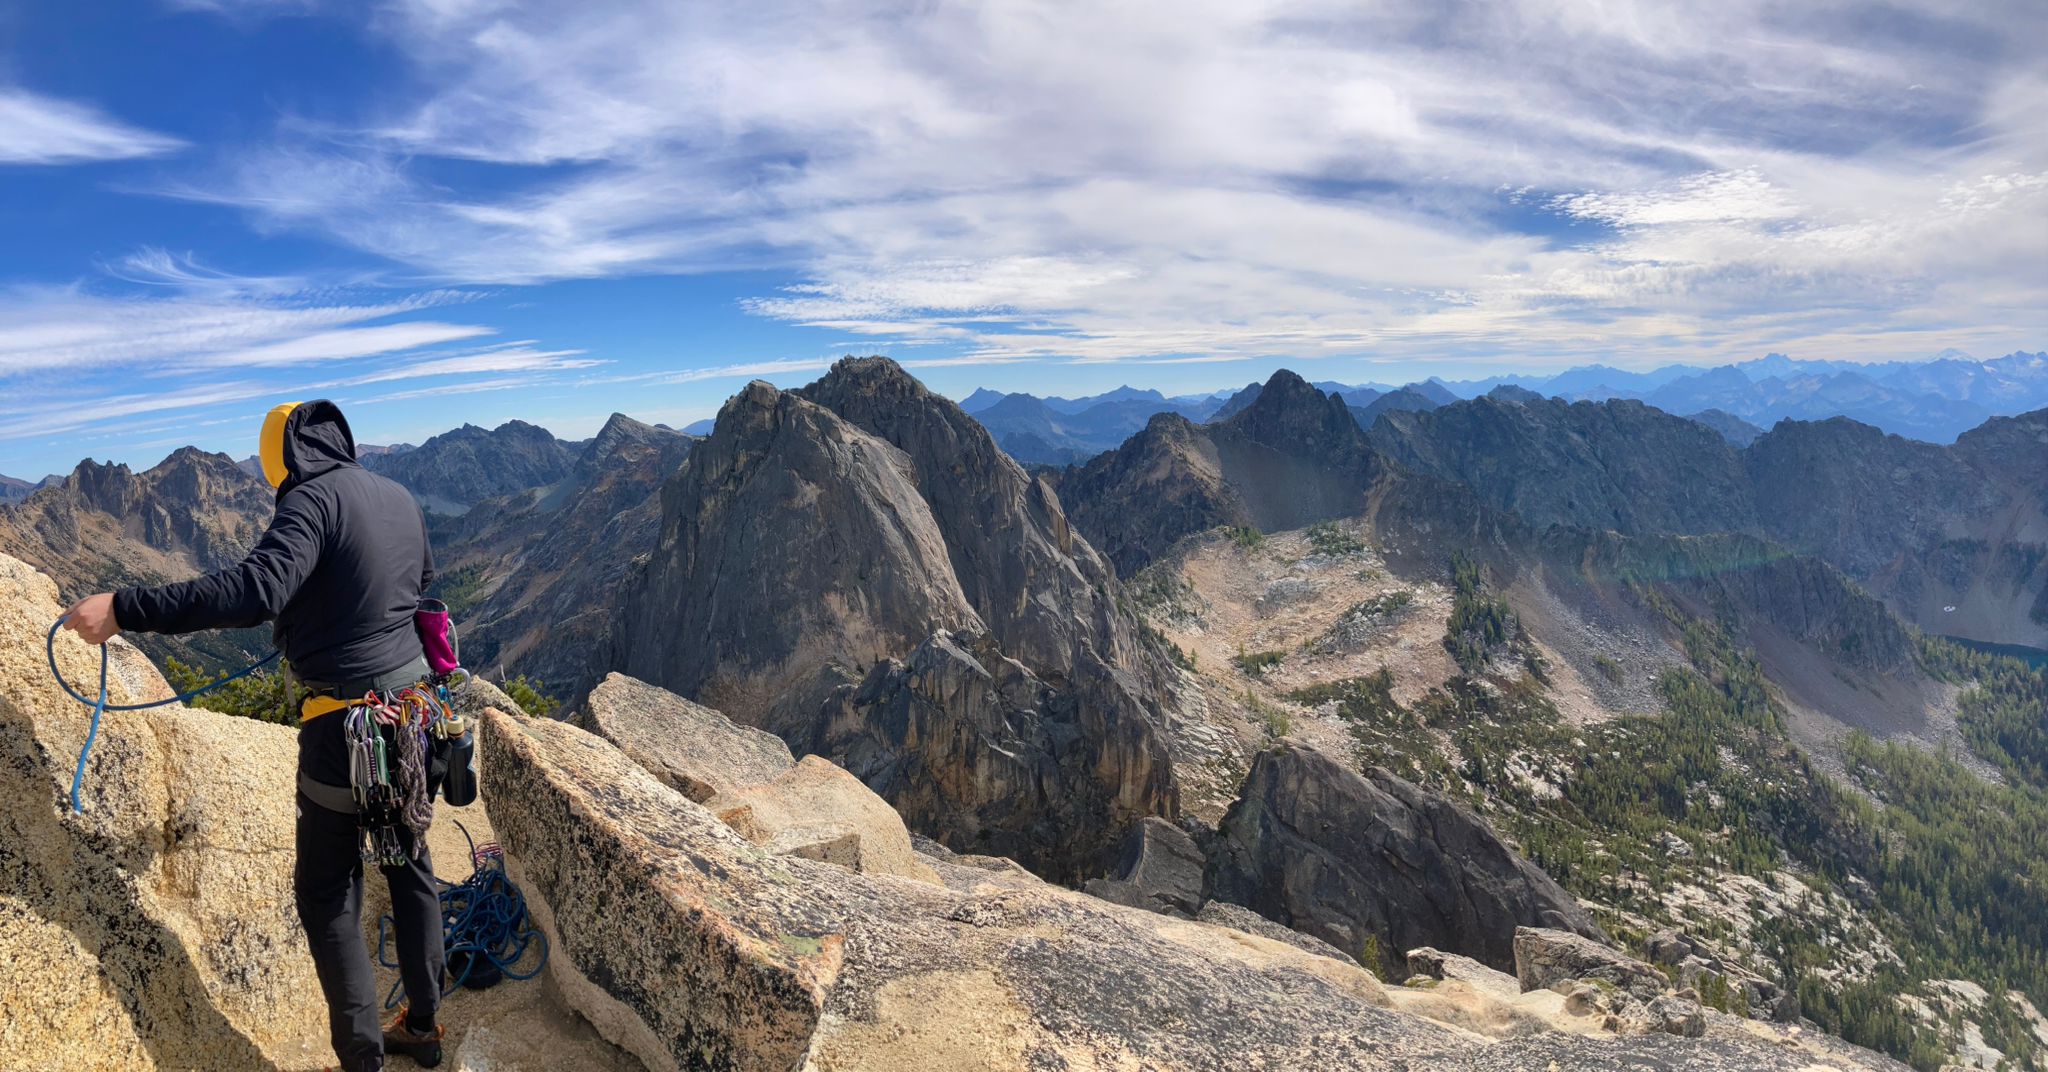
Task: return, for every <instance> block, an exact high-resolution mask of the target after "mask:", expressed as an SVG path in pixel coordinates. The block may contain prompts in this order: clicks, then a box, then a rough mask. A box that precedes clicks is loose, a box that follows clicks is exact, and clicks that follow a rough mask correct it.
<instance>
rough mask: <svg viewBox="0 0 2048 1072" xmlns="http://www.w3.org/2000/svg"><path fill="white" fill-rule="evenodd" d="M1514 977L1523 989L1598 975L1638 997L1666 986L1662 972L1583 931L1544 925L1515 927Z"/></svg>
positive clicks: (1645, 998)
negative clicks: (1552, 927) (1555, 928)
mask: <svg viewBox="0 0 2048 1072" xmlns="http://www.w3.org/2000/svg"><path fill="white" fill-rule="evenodd" d="M1515 978H1516V980H1517V981H1518V982H1519V983H1520V984H1521V987H1522V989H1523V990H1525V991H1528V990H1542V989H1550V988H1555V987H1556V986H1557V984H1559V983H1564V982H1569V981H1571V980H1575V979H1600V980H1604V981H1606V982H1609V983H1612V984H1614V985H1615V986H1617V987H1620V988H1621V989H1622V990H1624V991H1626V992H1627V993H1629V994H1630V995H1631V996H1634V997H1636V998H1638V999H1640V1000H1642V1001H1650V1000H1652V999H1654V998H1656V997H1657V996H1659V995H1661V994H1662V993H1664V991H1665V990H1667V989H1669V983H1668V981H1667V980H1666V979H1665V978H1664V973H1663V972H1660V971H1658V970H1657V969H1655V968H1653V967H1651V966H1649V965H1648V964H1645V963H1643V962H1642V961H1640V960H1637V959H1635V958H1633V957H1630V956H1628V955H1627V954H1625V953H1621V952H1618V951H1616V950H1614V949H1612V948H1609V947H1607V946H1604V945H1601V944H1600V943H1599V942H1595V941H1593V940H1592V939H1589V938H1586V937H1585V936H1583V935H1578V934H1572V933H1570V932H1568V931H1560V930H1554V929H1551V928H1548V927H1517V928H1515Z"/></svg>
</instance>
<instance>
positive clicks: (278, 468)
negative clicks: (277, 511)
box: [257, 402, 299, 488]
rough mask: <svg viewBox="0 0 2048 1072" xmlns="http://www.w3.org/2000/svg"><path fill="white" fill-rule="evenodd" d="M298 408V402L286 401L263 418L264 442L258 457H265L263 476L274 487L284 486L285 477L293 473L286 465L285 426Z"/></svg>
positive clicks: (258, 450)
mask: <svg viewBox="0 0 2048 1072" xmlns="http://www.w3.org/2000/svg"><path fill="white" fill-rule="evenodd" d="M297 408H299V404H298V403H297V402H286V403H285V404H284V405H282V406H279V407H277V408H276V409H273V410H271V411H270V413H269V414H268V415H267V416H265V417H264V418H263V442H262V445H261V446H260V447H259V448H258V449H257V457H259V458H261V459H263V476H264V477H265V478H266V479H268V480H269V481H270V486H271V487H273V488H281V487H283V486H284V482H285V479H286V478H288V477H290V476H291V475H292V474H291V471H290V470H288V469H286V468H285V467H284V426H285V422H286V421H289V420H290V419H291V415H292V411H293V410H295V409H297Z"/></svg>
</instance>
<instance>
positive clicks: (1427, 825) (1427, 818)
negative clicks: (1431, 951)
mask: <svg viewBox="0 0 2048 1072" xmlns="http://www.w3.org/2000/svg"><path fill="white" fill-rule="evenodd" d="M1219 833H1220V834H1221V838H1220V840H1219V843H1218V845H1217V847H1216V848H1215V849H1214V850H1212V852H1211V854H1210V884H1211V886H1212V888H1213V890H1214V893H1215V896H1216V897H1217V898H1218V899H1220V900H1226V901H1233V902H1236V903H1238V904H1243V905H1247V906H1249V907H1251V908H1254V909H1257V910H1258V911H1259V912H1261V913H1263V914H1264V915H1266V916H1268V917H1270V918H1272V919H1275V920H1278V921H1280V922H1282V923H1286V924H1287V925H1289V926H1291V927H1293V928H1295V929H1296V930H1300V931H1305V932H1307V933H1309V934H1312V935H1314V936H1316V937H1318V938H1322V939H1324V940H1325V941H1328V942H1330V943H1331V944H1333V945H1335V946H1337V947H1338V948H1340V949H1343V950H1345V951H1347V952H1350V953H1352V954H1353V955H1361V954H1362V953H1363V951H1364V950H1365V949H1366V948H1368V946H1369V944H1372V943H1375V942H1376V943H1377V947H1378V949H1379V950H1380V955H1381V958H1382V959H1383V960H1385V961H1386V963H1385V964H1375V965H1372V967H1374V968H1376V969H1384V968H1391V967H1393V966H1394V965H1395V964H1397V963H1398V958H1399V957H1400V955H1401V952H1402V951H1404V950H1408V949H1414V948H1416V947H1419V946H1432V947H1435V948H1437V949H1441V950H1444V951H1446V952H1451V953H1459V954H1463V955H1466V956H1470V957H1473V958H1475V959H1477V960H1479V961H1480V962H1482V963H1484V964H1487V965H1490V966H1492V967H1494V968H1498V969H1501V970H1503V971H1511V970H1513V968H1514V964H1515V949H1514V936H1515V928H1516V927H1518V926H1542V927H1552V928H1557V929H1560V930H1567V931H1572V932H1575V933H1578V934H1583V935H1589V936H1593V937H1597V938H1600V939H1602V940H1603V941H1604V940H1605V938H1606V936H1605V935H1604V934H1603V933H1602V932H1601V931H1600V929H1599V927H1598V926H1596V925H1595V924H1594V923H1593V920H1592V917H1590V916H1588V915H1587V914H1586V911H1585V910H1584V909H1582V908H1580V907H1579V904H1578V902H1577V901H1576V900H1574V899H1573V898H1572V896H1571V895H1570V894H1568V893H1566V892H1565V891H1564V890H1563V889H1562V888H1561V887H1559V886H1558V885H1557V883H1556V882H1554V881H1552V880H1551V878H1550V876H1548V875H1545V874H1544V873H1543V872H1542V871H1540V870H1538V869H1537V868H1536V867H1535V866H1534V865H1533V864H1531V863H1529V862H1528V861H1527V860H1524V859H1522V858H1521V857H1520V856H1517V855H1516V854H1515V853H1514V851H1513V850H1511V849H1509V848H1508V847H1507V846H1506V845H1505V844H1504V843H1502V842H1501V840H1500V839H1499V838H1498V837H1497V836H1495V834H1494V833H1493V831H1492V830H1491V829H1489V828H1488V827H1487V825H1486V824H1485V822H1483V821H1482V820H1480V819H1479V818H1478V817H1476V816H1474V815H1473V814H1472V813H1471V812H1468V811H1466V810H1465V809H1464V808H1462V807H1459V806H1458V805H1456V804H1454V803H1452V802H1451V801H1450V800H1448V799H1446V798H1444V797H1442V796H1440V795H1438V794H1436V793H1433V792H1431V791H1429V790H1426V789H1422V788H1419V787H1417V786H1415V785H1413V784H1411V783H1409V782H1406V781H1403V780H1402V779H1400V778H1397V777H1395V776H1394V775H1392V774H1389V773H1387V772H1386V771H1384V770H1381V769H1379V768H1374V769H1372V770H1371V771H1369V772H1367V774H1366V776H1364V777H1360V776H1359V775H1357V774H1354V773H1352V772H1351V771H1349V770H1347V769H1345V768H1344V767H1343V766H1341V765H1339V764H1338V763H1336V762H1335V761H1334V760H1331V759H1329V758H1327V757H1325V756H1323V755H1322V754H1320V753H1318V752H1315V751H1313V750H1312V749H1308V748H1303V747H1300V746H1295V745H1287V746H1282V747H1279V748H1275V749H1272V750H1269V751H1267V752H1264V753H1261V754H1260V755H1259V757H1258V758H1257V759H1255V760H1254V761H1253V763H1252V770H1251V774H1250V775H1249V776H1247V777H1246V779H1245V785H1244V792H1243V796H1242V797H1240V798H1239V800H1238V802H1237V803H1236V804H1234V805H1232V806H1231V809H1230V811H1229V813H1228V814H1227V815H1225V816H1224V819H1223V823H1222V826H1221V827H1220V829H1219Z"/></svg>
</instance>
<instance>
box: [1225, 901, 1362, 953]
mask: <svg viewBox="0 0 2048 1072" xmlns="http://www.w3.org/2000/svg"><path fill="white" fill-rule="evenodd" d="M1195 918H1196V919H1199V920H1201V921H1202V922H1204V923H1213V924H1215V925H1216V926H1218V927H1229V928H1230V929H1231V930H1235V931H1243V932H1245V933H1246V934H1256V935H1258V936H1259V937H1261V938H1266V939H1270V940H1272V941H1275V942H1284V943H1286V944H1288V945H1291V946H1293V947H1294V948H1296V949H1299V950H1301V951H1302V952H1304V953H1314V954H1315V955H1316V956H1319V957H1329V958H1331V959H1333V960H1341V961H1343V962H1344V963H1346V964H1352V963H1356V962H1355V961H1354V960H1353V959H1352V957H1351V954H1349V953H1346V952H1344V951H1343V950H1342V949H1339V948H1337V947H1336V946H1334V945H1331V944H1330V943H1328V942H1325V941H1323V940H1322V939H1321V938H1318V937H1316V936H1315V935H1312V934H1303V933H1301V932H1300V931H1298V930H1295V929H1293V928H1291V927H1283V926H1281V925H1280V924H1278V923H1275V922H1273V921H1272V920H1270V919H1267V918H1266V917H1264V916H1262V915H1259V914H1258V913H1257V912H1254V911H1252V910H1251V909H1249V908H1246V907H1244V906H1243V905H1234V904H1231V903H1229V902H1227V901H1210V902H1209V903H1208V904H1205V905H1203V906H1202V910H1201V911H1200V912H1198V913H1196V914H1195Z"/></svg>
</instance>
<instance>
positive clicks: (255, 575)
mask: <svg viewBox="0 0 2048 1072" xmlns="http://www.w3.org/2000/svg"><path fill="white" fill-rule="evenodd" d="M284 462H285V469H286V471H287V473H288V474H289V475H288V476H287V477H286V479H285V482H284V483H283V484H282V485H280V486H279V487H278V489H277V516H276V517H274V518H272V519H271V522H270V528H269V529H268V530H267V531H265V532H264V534H263V538H262V539H261V540H259V541H257V544H256V548H255V550H253V551H250V552H249V556H248V557H247V558H244V559H243V560H242V561H241V562H239V563H236V564H235V565H233V566H230V567H228V568H227V569H224V570H220V571H218V572H214V573H209V574H207V575H206V576H204V577H199V578H196V579H193V580H190V581H182V582H179V583H177V584H166V585H159V586H157V587H154V588H125V589H122V590H121V591H119V592H116V593H114V621H115V622H116V623H117V624H118V625H120V627H121V628H122V629H124V630H134V631H138V632H145V633H191V632H196V631H198V630H201V629H228V628H248V627H251V626H255V625H260V624H262V623H263V622H267V621H275V622H276V623H277V624H276V626H275V627H274V630H273V632H274V636H275V639H276V643H277V646H278V647H279V648H280V649H281V650H283V652H284V654H285V658H287V659H289V660H291V664H292V672H293V674H295V675H296V676H298V677H299V678H301V679H302V680H306V681H329V682H349V681H360V680H364V679H368V678H373V677H376V676H378V675H380V674H386V673H389V672H391V671H393V670H396V669H398V668H399V667H402V666H404V665H405V664H406V663H408V662H411V661H412V660H413V659H416V658H418V657H419V654H420V642H419V637H418V636H417V635H416V634H415V633H414V632H413V625H412V615H413V610H414V609H415V608H416V607H417V606H418V604H419V599H420V593H422V592H424V591H425V590H426V588H427V586H428V585H430V584H432V583H433V580H434V559H433V554H432V552H430V551H429V550H428V548H427V522H426V518H425V516H424V515H422V514H421V513H420V508H419V505H418V504H417V503H415V502H413V498H412V495H411V494H410V493H408V492H407V491H406V490H405V489H404V488H402V487H400V486H398V485H397V484H395V483H393V482H391V481H389V480H386V479H385V478H383V477H381V476H378V475H376V474H375V473H372V472H370V471H369V470H367V469H364V468H363V467H362V466H360V465H358V464H356V441H355V436H354V435H353V434H351V433H350V432H349V428H348V421H347V420H346V419H345V418H343V417H342V415H341V410H340V409H339V408H337V407H336V406H335V405H334V403H332V402H327V401H324V400H323V401H318V402H307V403H304V404H303V405H300V406H298V407H297V408H296V409H293V410H292V412H291V416H290V418H289V419H288V420H287V421H286V423H285V430H284Z"/></svg>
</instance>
